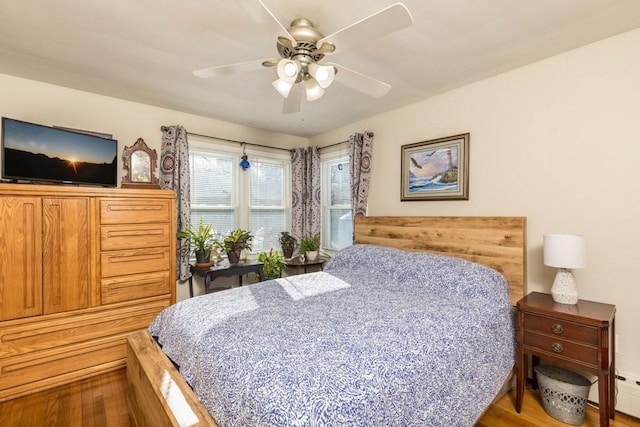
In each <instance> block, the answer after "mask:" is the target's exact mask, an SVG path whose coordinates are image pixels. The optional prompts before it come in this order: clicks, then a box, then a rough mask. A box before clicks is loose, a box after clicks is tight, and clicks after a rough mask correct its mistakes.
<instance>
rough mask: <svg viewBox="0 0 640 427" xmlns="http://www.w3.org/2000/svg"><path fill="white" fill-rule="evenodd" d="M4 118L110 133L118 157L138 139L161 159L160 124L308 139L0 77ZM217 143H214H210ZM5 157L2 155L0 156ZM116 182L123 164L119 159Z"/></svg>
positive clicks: (286, 141)
mask: <svg viewBox="0 0 640 427" xmlns="http://www.w3.org/2000/svg"><path fill="white" fill-rule="evenodd" d="M0 116H3V117H10V118H12V119H18V120H24V121H28V122H34V123H39V124H43V125H49V126H50V125H56V126H63V127H70V128H75V129H83V130H91V131H95V132H102V133H109V134H112V135H113V137H114V138H115V139H117V140H118V148H119V153H120V154H119V155H120V156H121V155H122V150H123V149H124V147H125V145H126V146H130V145H132V144H134V143H135V142H136V140H137V139H138V138H143V139H144V140H145V142H146V143H147V145H148V146H149V147H151V148H154V149H155V150H156V151H157V153H158V155H160V144H161V138H162V132H161V131H160V126H162V125H176V124H180V125H182V126H184V127H185V128H186V129H187V131H189V132H193V133H199V134H204V135H213V136H217V137H223V138H228V139H235V140H240V141H247V142H255V143H259V144H266V145H270V146H274V147H280V148H295V147H306V146H307V143H308V141H307V139H305V138H299V137H296V136H291V135H284V134H277V133H271V132H266V131H262V130H258V129H253V128H250V127H247V126H242V125H239V124H235V123H229V122H223V121H220V120H213V119H208V118H205V117H199V116H195V115H191V114H185V113H181V112H178V111H172V110H167V109H163V108H157V107H153V106H150V105H145V104H139V103H135V102H130V101H124V100H122V99H117V98H110V97H107V96H102V95H95V94H92V93H88V92H82V91H78V90H73V89H68V88H65V87H61V86H54V85H50V84H46V83H41V82H36V81H32V80H25V79H20V78H17V77H12V76H8V75H3V74H0ZM211 143H215V141H211ZM0 155H1V154H0ZM118 175H119V176H118V182H120V181H121V177H122V160H121V158H120V159H119V161H118ZM188 296H189V290H188V286H187V284H186V283H185V284H178V285H177V299H178V300H181V299H184V298H188Z"/></svg>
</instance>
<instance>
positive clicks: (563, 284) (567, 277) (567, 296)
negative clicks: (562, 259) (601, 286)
mask: <svg viewBox="0 0 640 427" xmlns="http://www.w3.org/2000/svg"><path fill="white" fill-rule="evenodd" d="M551 296H552V297H553V300H554V301H555V302H558V303H560V304H577V303H578V288H577V287H576V281H575V280H574V278H573V274H571V272H570V271H569V270H567V269H566V268H560V269H558V272H557V273H556V278H555V280H554V281H553V286H551Z"/></svg>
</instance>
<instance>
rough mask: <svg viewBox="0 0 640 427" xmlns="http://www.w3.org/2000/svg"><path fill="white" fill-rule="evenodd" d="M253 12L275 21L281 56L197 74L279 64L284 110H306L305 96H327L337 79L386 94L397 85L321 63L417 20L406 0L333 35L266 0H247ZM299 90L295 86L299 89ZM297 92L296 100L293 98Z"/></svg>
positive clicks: (278, 87)
mask: <svg viewBox="0 0 640 427" xmlns="http://www.w3.org/2000/svg"><path fill="white" fill-rule="evenodd" d="M242 4H243V6H244V7H245V9H246V11H247V13H248V14H249V15H250V16H252V17H253V19H254V20H255V21H256V22H260V23H262V24H265V23H269V24H270V28H271V29H272V30H274V32H276V33H277V34H278V35H277V36H276V37H277V38H276V48H277V50H278V53H279V54H280V56H281V58H282V59H280V60H277V59H261V60H259V61H250V62H243V63H239V64H230V65H223V66H217V67H211V68H207V69H203V70H196V71H194V72H193V73H194V74H195V75H196V76H198V77H216V76H221V75H225V74H232V73H237V72H243V71H251V70H255V69H258V68H262V67H273V66H275V67H276V72H277V74H278V79H277V80H275V81H274V82H273V83H272V85H273V87H274V88H275V89H276V90H277V91H278V93H279V94H280V95H282V96H283V97H284V98H285V102H284V105H283V113H285V114H288V113H294V112H299V111H300V98H301V97H302V95H303V94H304V95H306V99H307V101H315V100H317V99H319V98H320V97H322V95H324V92H325V91H324V89H326V88H328V87H329V86H331V84H332V83H333V82H334V80H335V81H338V82H340V83H341V84H343V85H345V86H349V87H351V88H352V89H355V90H358V91H360V92H363V93H365V94H367V95H370V96H373V97H382V96H384V95H385V94H387V93H388V92H389V90H390V89H391V85H389V84H387V83H384V82H381V81H379V80H376V79H374V78H373V77H370V76H366V75H364V74H361V73H359V72H357V71H353V70H350V69H348V68H346V67H344V66H340V65H338V64H333V63H328V64H324V65H323V64H320V63H319V61H321V60H322V59H323V58H324V57H325V55H327V54H332V53H335V52H339V51H344V50H346V49H349V48H351V47H353V46H355V45H357V44H359V43H362V42H365V41H367V40H370V39H373V38H376V37H381V36H383V35H387V34H391V33H393V32H395V31H398V30H401V29H403V28H406V27H409V26H410V25H412V24H413V17H412V16H411V13H410V12H409V10H408V9H407V8H406V6H405V5H403V4H402V3H395V4H393V5H391V6H389V7H386V8H384V9H382V10H380V11H378V12H376V13H374V14H372V15H369V16H367V17H365V18H363V19H361V20H359V21H357V22H355V23H353V24H351V25H348V26H346V27H344V28H342V29H341V30H338V31H336V32H335V33H333V34H330V35H329V36H324V35H323V34H322V33H321V32H320V31H318V30H317V29H316V28H315V26H314V25H313V23H312V22H311V21H310V20H308V19H305V18H298V19H295V20H294V21H293V22H291V26H290V27H289V28H288V29H287V28H285V27H284V26H283V25H282V23H281V22H280V21H279V20H278V19H277V18H276V16H275V15H274V14H273V13H272V12H271V11H270V10H269V8H268V7H267V5H265V3H264V2H263V1H262V0H242ZM295 87H297V88H299V90H292V89H293V88H295ZM292 97H296V99H291V98H292Z"/></svg>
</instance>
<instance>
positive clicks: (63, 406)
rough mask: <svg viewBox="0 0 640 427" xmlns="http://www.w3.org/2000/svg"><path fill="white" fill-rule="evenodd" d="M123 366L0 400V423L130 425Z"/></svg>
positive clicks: (19, 426) (10, 426)
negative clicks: (83, 378)
mask: <svg viewBox="0 0 640 427" xmlns="http://www.w3.org/2000/svg"><path fill="white" fill-rule="evenodd" d="M126 392H127V379H126V375H125V370H124V369H120V370H117V371H113V372H109V373H106V374H102V375H100V376H97V377H93V378H89V379H87V380H83V381H78V382H75V383H72V384H69V385H66V386H62V387H58V388H54V389H51V390H47V391H43V392H39V393H34V394H30V395H28V396H24V397H20V398H17V399H13V400H9V401H6V402H2V403H0V426H2V427H53V426H56V427H58V426H59V427H75V426H82V427H132V426H133V421H132V420H131V419H130V417H129V412H128V410H127V396H126Z"/></svg>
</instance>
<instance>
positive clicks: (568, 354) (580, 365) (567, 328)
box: [516, 292, 616, 426]
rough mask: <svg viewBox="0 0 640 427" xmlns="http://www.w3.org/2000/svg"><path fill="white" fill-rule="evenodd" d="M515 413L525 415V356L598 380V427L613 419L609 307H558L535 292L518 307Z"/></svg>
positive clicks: (611, 314) (612, 328)
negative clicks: (578, 371)
mask: <svg viewBox="0 0 640 427" xmlns="http://www.w3.org/2000/svg"><path fill="white" fill-rule="evenodd" d="M517 309H518V332H517V334H518V350H517V361H516V364H517V372H518V373H517V380H516V411H517V412H518V413H520V410H521V409H522V397H523V394H524V383H525V375H526V372H527V363H526V356H527V355H531V356H532V363H533V364H534V365H535V364H536V363H538V361H539V359H540V358H542V359H544V360H546V361H548V362H549V363H550V364H553V365H557V366H561V367H564V368H567V369H571V368H574V369H579V370H583V371H588V372H590V373H592V374H594V375H597V376H598V400H599V402H600V425H601V426H608V425H609V418H611V419H614V417H615V399H614V397H615V378H616V375H615V313H616V307H615V306H614V305H611V304H602V303H599V302H593V301H585V300H579V301H578V304H575V305H569V304H559V303H556V302H554V301H553V299H552V298H551V295H550V294H544V293H540V292H532V293H530V294H529V295H527V296H526V297H524V298H522V299H521V300H520V301H518V304H517Z"/></svg>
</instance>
